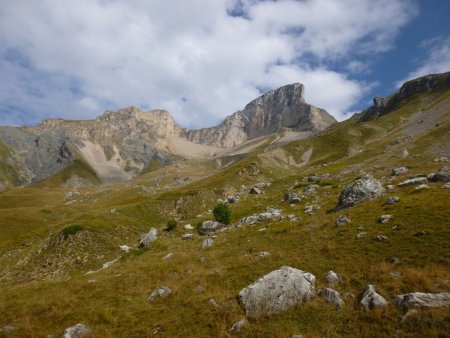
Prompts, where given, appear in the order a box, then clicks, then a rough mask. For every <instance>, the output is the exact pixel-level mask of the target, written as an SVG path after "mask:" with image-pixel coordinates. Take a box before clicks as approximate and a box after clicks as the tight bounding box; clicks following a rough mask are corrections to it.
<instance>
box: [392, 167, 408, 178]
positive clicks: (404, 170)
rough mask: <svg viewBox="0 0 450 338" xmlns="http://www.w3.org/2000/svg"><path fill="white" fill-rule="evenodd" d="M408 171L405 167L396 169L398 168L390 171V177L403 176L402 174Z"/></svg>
mask: <svg viewBox="0 0 450 338" xmlns="http://www.w3.org/2000/svg"><path fill="white" fill-rule="evenodd" d="M408 171H409V170H408V168H406V167H398V168H394V169H392V175H394V176H398V175H404V174H407V173H408Z"/></svg>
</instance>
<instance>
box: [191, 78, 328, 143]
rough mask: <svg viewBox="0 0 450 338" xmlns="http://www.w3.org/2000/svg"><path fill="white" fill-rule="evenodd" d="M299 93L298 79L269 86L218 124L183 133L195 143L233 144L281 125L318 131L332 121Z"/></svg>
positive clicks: (266, 133)
mask: <svg viewBox="0 0 450 338" xmlns="http://www.w3.org/2000/svg"><path fill="white" fill-rule="evenodd" d="M303 94H304V86H303V85H302V84H300V83H294V84H291V85H287V86H284V87H281V88H279V89H277V90H272V91H270V92H268V93H266V94H264V95H262V96H260V97H258V98H257V99H256V100H253V101H252V102H250V103H249V104H247V106H245V108H244V110H242V111H238V112H236V113H234V114H233V115H231V116H229V117H227V118H226V119H225V121H224V122H223V123H221V124H220V125H218V126H216V127H212V128H203V129H199V130H190V131H187V132H186V137H187V138H188V139H189V140H190V141H192V142H195V143H202V144H209V145H214V146H218V147H233V146H236V145H239V144H242V143H244V142H246V141H248V140H252V139H255V138H257V137H260V136H264V135H269V134H272V133H276V132H278V131H279V130H280V129H281V128H292V129H295V130H299V131H320V130H323V129H325V128H327V127H328V126H329V125H331V124H333V123H335V122H336V120H335V119H334V117H332V116H331V115H330V114H328V113H327V112H326V111H325V110H323V109H320V108H317V107H314V106H312V105H310V104H307V103H306V102H305V99H304V96H303Z"/></svg>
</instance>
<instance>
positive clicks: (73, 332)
mask: <svg viewBox="0 0 450 338" xmlns="http://www.w3.org/2000/svg"><path fill="white" fill-rule="evenodd" d="M89 331H90V329H89V328H88V327H87V326H86V325H84V324H80V323H79V324H77V325H75V326H72V327H69V328H67V329H65V330H64V333H63V335H62V336H61V338H84V337H86V336H87V335H88V333H89Z"/></svg>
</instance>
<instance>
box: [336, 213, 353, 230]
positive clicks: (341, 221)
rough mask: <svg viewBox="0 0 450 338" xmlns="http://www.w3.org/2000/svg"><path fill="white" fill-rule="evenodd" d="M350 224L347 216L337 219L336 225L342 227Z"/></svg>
mask: <svg viewBox="0 0 450 338" xmlns="http://www.w3.org/2000/svg"><path fill="white" fill-rule="evenodd" d="M348 223H350V220H349V219H348V218H347V216H344V215H341V216H338V218H336V225H337V226H338V227H339V226H341V225H346V224H348Z"/></svg>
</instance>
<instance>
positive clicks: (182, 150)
mask: <svg viewBox="0 0 450 338" xmlns="http://www.w3.org/2000/svg"><path fill="white" fill-rule="evenodd" d="M303 92H304V87H303V85H301V84H299V83H295V84H292V85H288V86H284V87H281V88H279V89H277V90H273V91H270V92H268V93H266V94H264V95H262V96H261V97H259V98H257V99H256V100H254V101H252V102H250V103H249V104H248V105H247V106H246V107H245V109H244V110H242V111H239V112H236V113H234V114H233V115H231V116H229V117H227V118H226V119H225V120H224V122H223V123H221V124H220V125H218V126H215V127H211V128H204V129H199V130H188V129H185V128H181V127H180V126H179V125H178V124H177V123H176V122H175V120H174V119H173V117H172V116H171V115H170V113H169V112H167V111H165V110H160V109H155V110H151V111H148V112H143V111H141V110H140V109H138V108H136V107H132V106H131V107H128V108H124V109H120V110H118V111H115V112H112V111H107V112H105V113H104V114H103V115H101V116H99V117H97V118H96V119H95V120H84V121H68V120H63V119H48V120H44V121H43V122H42V123H40V124H38V125H36V126H34V127H32V128H29V127H18V128H16V127H0V148H2V147H6V148H7V149H8V151H10V152H11V154H12V155H11V156H9V157H8V158H9V162H11V163H13V162H14V165H13V166H10V167H11V168H8V170H9V171H11V170H12V169H13V170H14V171H15V176H17V180H18V181H19V182H16V183H15V184H24V183H25V184H26V183H32V182H37V181H40V180H43V179H45V178H48V177H50V176H52V175H55V174H56V173H58V172H60V171H61V170H63V169H64V168H66V167H68V166H70V165H71V164H73V163H74V162H75V161H76V160H80V161H82V162H83V163H84V164H85V165H87V167H88V168H89V169H88V170H91V171H94V172H95V174H96V175H97V178H98V179H99V180H101V181H104V182H117V181H123V180H127V179H130V178H132V177H135V176H137V175H138V174H139V173H141V172H142V171H143V170H144V169H145V168H146V167H147V166H148V165H149V164H150V163H153V162H158V163H160V164H166V163H168V162H171V161H172V160H174V159H175V158H176V157H177V156H182V157H192V156H194V157H195V155H192V154H191V153H186V152H189V151H190V150H192V149H194V148H195V149H200V148H201V151H200V153H201V154H204V153H205V152H206V153H208V154H211V155H213V154H216V153H217V150H218V149H217V147H221V148H230V147H233V146H237V145H240V144H242V143H244V142H246V141H249V140H252V139H254V138H257V137H260V136H265V135H269V134H271V133H276V132H278V131H279V130H280V129H281V128H292V129H295V130H298V131H312V132H314V131H320V130H323V129H325V128H326V127H328V126H329V125H331V124H333V123H335V122H336V120H335V119H334V118H333V117H332V116H331V115H329V114H328V113H327V112H326V111H325V110H323V109H320V108H317V107H314V106H312V105H309V104H307V103H305V100H304V97H303ZM180 144H181V145H182V146H180ZM199 146H200V148H199ZM208 147H209V148H208ZM187 149H188V150H187ZM219 150H220V149H219ZM199 156H200V155H199ZM201 156H207V155H201ZM1 160H2V161H4V160H6V159H1ZM0 170H3V168H2V167H0ZM0 185H2V182H0Z"/></svg>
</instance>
